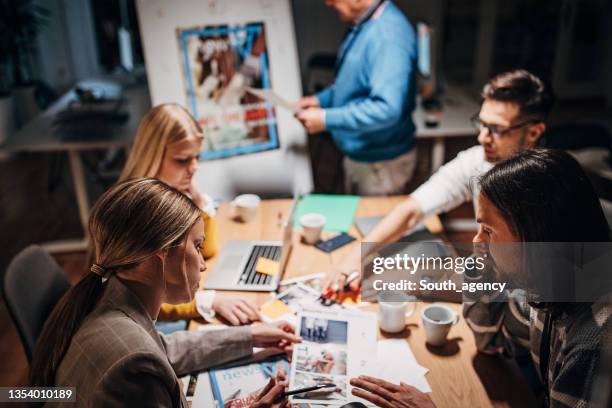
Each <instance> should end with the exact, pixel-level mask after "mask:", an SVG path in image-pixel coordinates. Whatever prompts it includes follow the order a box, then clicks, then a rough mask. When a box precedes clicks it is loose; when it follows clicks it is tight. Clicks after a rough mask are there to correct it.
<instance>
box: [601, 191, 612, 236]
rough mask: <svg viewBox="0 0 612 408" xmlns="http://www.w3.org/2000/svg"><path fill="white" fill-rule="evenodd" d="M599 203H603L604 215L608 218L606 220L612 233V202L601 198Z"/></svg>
mask: <svg viewBox="0 0 612 408" xmlns="http://www.w3.org/2000/svg"><path fill="white" fill-rule="evenodd" d="M599 202H600V203H601V208H602V209H603V212H604V215H605V216H606V220H608V226H609V227H610V231H612V201H608V200H604V199H603V198H600V199H599Z"/></svg>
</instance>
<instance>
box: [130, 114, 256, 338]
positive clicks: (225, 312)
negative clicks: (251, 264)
mask: <svg viewBox="0 0 612 408" xmlns="http://www.w3.org/2000/svg"><path fill="white" fill-rule="evenodd" d="M203 140H204V133H203V132H202V128H201V127H200V125H199V124H198V122H197V121H196V120H195V119H194V118H193V117H192V116H191V114H189V112H187V110H186V109H184V108H183V107H181V106H180V105H177V104H163V105H159V106H156V107H154V108H153V109H151V110H150V111H149V112H148V113H147V114H146V115H145V116H144V118H143V119H142V121H141V122H140V126H139V127H138V132H137V133H136V138H135V139H134V145H133V146H132V149H131V152H130V156H129V157H128V159H127V162H126V164H125V168H124V169H123V172H122V173H121V176H120V178H119V181H120V182H121V181H124V180H128V179H131V178H137V177H155V178H157V179H159V180H161V181H163V182H164V183H166V184H168V185H169V186H171V187H174V188H176V189H177V190H179V191H181V192H183V193H185V194H187V195H188V196H189V197H190V198H191V199H192V200H193V202H194V203H195V204H196V205H197V206H198V207H199V208H200V209H202V218H203V221H204V235H205V236H206V240H205V242H204V246H203V248H202V254H203V255H204V257H205V258H210V257H211V256H213V255H214V254H215V252H216V251H217V246H218V232H217V222H216V219H215V207H214V205H213V203H212V200H211V199H210V197H208V196H206V195H205V194H202V193H201V192H200V191H198V189H197V187H196V186H195V184H194V180H193V176H194V174H195V172H196V171H197V169H198V157H199V154H200V148H201V145H202V142H203ZM215 314H219V315H220V316H222V317H223V318H225V319H226V320H227V321H228V322H229V323H231V324H232V325H235V326H237V325H241V324H249V323H252V322H254V321H257V320H259V313H258V312H257V308H256V307H255V305H254V304H253V303H251V302H249V301H247V300H245V299H240V298H236V297H228V296H224V295H221V294H219V293H215V291H198V292H197V293H196V297H195V300H194V301H193V302H190V303H188V304H184V305H177V306H173V305H163V306H162V309H161V312H160V316H159V320H179V319H193V318H198V317H203V318H204V319H205V320H210V319H212V318H213V317H214V315H215Z"/></svg>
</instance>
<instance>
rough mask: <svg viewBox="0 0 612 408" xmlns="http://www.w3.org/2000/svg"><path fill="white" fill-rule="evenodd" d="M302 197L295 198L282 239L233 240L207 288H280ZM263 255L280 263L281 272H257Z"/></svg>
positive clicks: (259, 290)
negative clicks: (297, 208)
mask: <svg viewBox="0 0 612 408" xmlns="http://www.w3.org/2000/svg"><path fill="white" fill-rule="evenodd" d="M298 200H299V197H296V198H294V200H293V204H292V206H291V210H290V211H289V216H288V217H287V219H286V220H285V222H284V224H283V240H282V241H229V242H228V243H227V245H225V247H223V249H222V250H221V253H220V254H219V260H218V261H217V262H216V263H215V266H214V267H213V269H212V271H211V272H210V274H209V275H208V277H207V278H206V282H205V283H204V288H205V289H219V290H240V291H253V292H271V291H275V290H276V289H277V288H278V283H279V281H280V280H281V277H282V275H283V273H284V272H285V268H286V267H287V262H288V261H289V255H290V254H291V248H292V236H293V223H294V217H295V209H296V206H297V202H298ZM260 257H264V258H268V259H272V260H274V261H278V262H279V268H280V270H279V272H278V273H277V274H276V275H274V276H271V275H266V274H263V273H259V272H256V271H255V266H256V265H257V260H258V259H259V258H260Z"/></svg>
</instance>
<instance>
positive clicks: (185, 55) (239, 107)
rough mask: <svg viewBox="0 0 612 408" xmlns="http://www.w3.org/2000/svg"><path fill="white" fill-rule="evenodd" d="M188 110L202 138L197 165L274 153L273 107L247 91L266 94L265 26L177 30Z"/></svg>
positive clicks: (276, 133) (275, 144)
mask: <svg viewBox="0 0 612 408" xmlns="http://www.w3.org/2000/svg"><path fill="white" fill-rule="evenodd" d="M176 33H177V40H178V45H179V49H180V56H181V64H182V68H183V69H182V73H183V82H184V86H185V92H186V100H187V106H188V108H189V109H190V110H191V113H192V114H193V116H194V117H195V118H196V119H197V120H198V122H199V123H200V124H201V125H202V127H203V129H204V132H205V135H206V138H205V141H204V143H203V147H202V152H201V154H200V159H201V160H212V159H221V158H226V157H232V156H236V155H241V154H249V153H255V152H261V151H265V150H272V149H278V148H279V138H278V130H277V127H276V114H275V111H274V107H273V106H272V105H271V104H270V103H268V102H266V101H264V100H263V99H260V98H258V97H257V96H254V95H252V94H250V93H247V92H246V88H247V87H254V88H264V89H265V88H270V87H271V84H270V72H269V65H270V61H269V58H268V52H267V44H266V36H265V24H264V23H263V22H256V23H247V24H241V25H234V26H229V25H214V26H213V25H208V26H202V27H186V28H177V29H176Z"/></svg>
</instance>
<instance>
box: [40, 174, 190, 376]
mask: <svg viewBox="0 0 612 408" xmlns="http://www.w3.org/2000/svg"><path fill="white" fill-rule="evenodd" d="M200 214H201V212H200V209H199V208H198V207H197V206H196V205H195V204H194V203H193V202H192V201H191V200H190V199H189V198H188V197H187V196H185V195H184V194H182V193H180V192H179V191H178V190H176V189H174V188H172V187H169V186H167V185H166V184H164V183H163V182H161V181H159V180H157V179H152V178H140V179H133V180H129V181H126V182H123V183H119V184H116V185H115V186H113V187H111V189H110V190H108V191H107V192H106V193H104V194H103V195H102V196H101V197H100V199H99V200H98V201H97V202H96V205H95V206H94V208H93V210H92V213H91V217H90V219H89V234H90V239H91V242H92V245H93V248H94V256H95V265H94V266H95V268H94V267H92V268H91V270H90V271H89V273H87V274H85V275H84V277H83V278H82V279H81V280H80V281H79V283H77V284H76V285H75V286H73V287H72V288H71V289H70V290H69V291H68V292H66V294H65V295H64V296H63V297H62V298H61V299H60V301H59V303H58V304H57V305H56V306H55V308H54V309H53V311H52V312H51V315H50V316H49V318H48V319H47V321H46V323H45V325H44V327H43V330H42V332H41V334H40V336H39V339H38V342H37V344H36V350H35V352H34V358H33V361H32V365H31V371H30V372H31V384H32V385H34V386H53V385H55V373H56V371H57V368H58V367H59V365H60V363H61V361H62V359H63V358H64V355H65V354H66V352H67V350H68V347H69V345H70V342H71V340H72V337H73V336H74V334H75V333H76V332H77V330H78V329H79V327H80V325H81V323H82V322H83V320H84V319H85V318H86V317H87V315H88V314H89V313H90V312H91V311H92V310H93V309H94V308H95V306H96V304H97V302H98V300H99V299H100V297H101V295H102V292H103V281H102V279H101V278H100V273H99V272H100V271H103V272H104V273H106V274H111V273H114V272H115V271H117V270H119V269H125V268H130V267H133V266H136V265H137V264H138V263H140V262H142V261H144V260H145V259H146V258H148V257H151V256H153V255H155V254H156V253H157V252H159V251H161V250H164V249H167V248H169V247H171V246H174V245H177V244H179V243H182V242H184V240H185V239H186V237H187V234H188V233H189V231H190V229H191V227H192V226H193V225H194V223H195V222H196V221H197V220H198V218H199V217H200Z"/></svg>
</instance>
